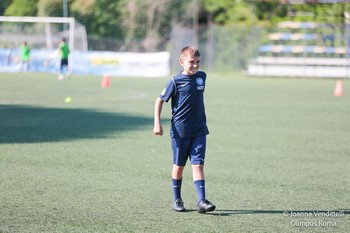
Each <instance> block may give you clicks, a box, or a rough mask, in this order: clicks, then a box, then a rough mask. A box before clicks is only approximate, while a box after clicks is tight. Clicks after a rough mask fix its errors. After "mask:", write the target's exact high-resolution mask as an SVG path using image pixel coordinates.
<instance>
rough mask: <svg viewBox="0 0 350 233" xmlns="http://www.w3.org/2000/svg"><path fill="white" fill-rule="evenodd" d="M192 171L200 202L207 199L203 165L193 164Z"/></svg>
mask: <svg viewBox="0 0 350 233" xmlns="http://www.w3.org/2000/svg"><path fill="white" fill-rule="evenodd" d="M192 173H193V181H194V185H195V188H196V192H197V198H198V203H199V202H200V201H202V200H205V180H204V171H203V165H201V164H192Z"/></svg>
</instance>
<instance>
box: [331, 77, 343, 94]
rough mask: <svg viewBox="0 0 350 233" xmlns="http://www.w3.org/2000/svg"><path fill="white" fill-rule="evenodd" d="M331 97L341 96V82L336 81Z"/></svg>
mask: <svg viewBox="0 0 350 233" xmlns="http://www.w3.org/2000/svg"><path fill="white" fill-rule="evenodd" d="M333 95H334V96H342V95H343V84H342V82H341V80H338V81H337V84H335V88H334V91H333Z"/></svg>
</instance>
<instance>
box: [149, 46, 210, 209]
mask: <svg viewBox="0 0 350 233" xmlns="http://www.w3.org/2000/svg"><path fill="white" fill-rule="evenodd" d="M199 63H200V54H199V51H198V49H196V48H195V47H192V46H187V47H185V48H183V49H182V50H181V54H180V65H181V66H182V67H183V71H182V72H181V73H179V74H177V75H175V76H174V77H173V78H172V79H171V80H169V81H168V83H167V84H166V87H165V89H164V90H163V92H162V93H161V94H160V96H159V97H158V98H157V100H156V102H155V111H154V129H153V133H154V134H155V135H159V136H161V135H163V128H162V125H161V121H160V115H161V112H162V107H163V103H164V102H168V101H169V99H171V108H172V119H171V130H170V137H171V144H172V150H173V169H172V185H173V192H174V203H173V209H174V210H175V211H178V212H183V211H186V209H185V207H184V203H183V201H182V198H181V184H182V174H183V170H184V167H185V165H186V161H187V159H188V158H189V160H190V161H191V165H192V172H193V180H194V185H195V188H196V192H197V197H198V203H197V210H198V212H199V213H206V212H209V211H213V210H215V205H213V204H212V203H211V202H209V201H208V200H207V199H206V198H205V180H204V170H203V166H204V159H205V149H206V135H207V134H209V131H208V128H207V124H206V116H205V110H204V98H203V93H204V87H205V80H206V73H204V72H203V71H198V69H199Z"/></svg>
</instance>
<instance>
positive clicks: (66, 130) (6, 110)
mask: <svg viewBox="0 0 350 233" xmlns="http://www.w3.org/2000/svg"><path fill="white" fill-rule="evenodd" d="M152 124H153V119H152V118H149V117H142V116H133V115H128V114H123V113H108V112H99V111H93V110H89V109H59V108H42V107H36V106H23V105H0V144H1V143H36V142H52V141H67V140H72V139H88V138H107V137H109V136H110V135H111V134H112V133H113V134H115V133H121V132H125V131H130V130H136V129H139V128H141V127H145V126H148V125H152Z"/></svg>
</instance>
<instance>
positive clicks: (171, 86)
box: [159, 79, 176, 102]
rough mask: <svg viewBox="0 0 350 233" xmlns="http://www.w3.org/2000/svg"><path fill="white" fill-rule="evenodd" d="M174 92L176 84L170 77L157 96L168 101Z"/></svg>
mask: <svg viewBox="0 0 350 233" xmlns="http://www.w3.org/2000/svg"><path fill="white" fill-rule="evenodd" d="M175 94H176V86H175V83H174V80H173V79H170V80H169V81H168V83H167V84H166V86H165V88H164V89H163V91H162V93H160V96H159V98H161V99H162V100H163V101H164V102H168V101H169V100H170V98H171V97H173V96H174V95H175Z"/></svg>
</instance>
